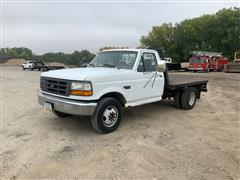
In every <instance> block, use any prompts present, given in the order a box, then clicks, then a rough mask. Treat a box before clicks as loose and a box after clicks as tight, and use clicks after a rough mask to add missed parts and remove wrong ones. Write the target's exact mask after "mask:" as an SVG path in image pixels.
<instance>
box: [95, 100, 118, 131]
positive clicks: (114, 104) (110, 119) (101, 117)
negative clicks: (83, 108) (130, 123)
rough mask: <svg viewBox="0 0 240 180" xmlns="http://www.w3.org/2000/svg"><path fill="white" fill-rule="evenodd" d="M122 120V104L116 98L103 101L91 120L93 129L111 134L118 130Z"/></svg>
mask: <svg viewBox="0 0 240 180" xmlns="http://www.w3.org/2000/svg"><path fill="white" fill-rule="evenodd" d="M121 119H122V106H121V103H120V102H119V101H118V100H117V99H115V98H111V97H109V98H104V99H101V100H100V101H99V103H98V105H97V107H96V110H95V112H94V114H93V116H92V118H91V123H92V126H93V128H94V129H95V130H96V131H97V132H100V133H110V132H112V131H114V130H116V129H117V127H118V126H119V124H120V122H121Z"/></svg>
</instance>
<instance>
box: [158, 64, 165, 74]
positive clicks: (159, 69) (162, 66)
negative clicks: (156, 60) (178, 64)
mask: <svg viewBox="0 0 240 180" xmlns="http://www.w3.org/2000/svg"><path fill="white" fill-rule="evenodd" d="M157 71H158V72H165V71H166V68H165V64H158V65H157Z"/></svg>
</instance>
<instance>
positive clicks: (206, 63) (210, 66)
mask: <svg viewBox="0 0 240 180" xmlns="http://www.w3.org/2000/svg"><path fill="white" fill-rule="evenodd" d="M225 64H228V59H227V58H226V57H223V56H222V55H221V53H215V52H204V51H194V53H193V55H192V57H191V58H190V60H189V66H188V70H189V71H194V72H197V71H205V72H209V71H214V70H217V71H223V70H224V65H225Z"/></svg>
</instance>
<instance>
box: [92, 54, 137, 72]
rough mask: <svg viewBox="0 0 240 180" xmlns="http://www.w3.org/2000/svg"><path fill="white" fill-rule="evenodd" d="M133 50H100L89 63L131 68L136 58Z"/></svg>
mask: <svg viewBox="0 0 240 180" xmlns="http://www.w3.org/2000/svg"><path fill="white" fill-rule="evenodd" d="M137 54H138V53H137V52H135V51H106V52H100V53H99V54H97V56H96V57H95V58H94V59H93V60H92V62H91V63H90V64H91V65H94V66H106V67H117V68H120V69H132V68H133V65H134V63H135V60H136V58H137Z"/></svg>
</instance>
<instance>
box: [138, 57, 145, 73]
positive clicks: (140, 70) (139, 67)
mask: <svg viewBox="0 0 240 180" xmlns="http://www.w3.org/2000/svg"><path fill="white" fill-rule="evenodd" d="M137 71H138V72H144V67H143V59H142V58H141V60H140V62H139V64H138V68H137Z"/></svg>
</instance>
